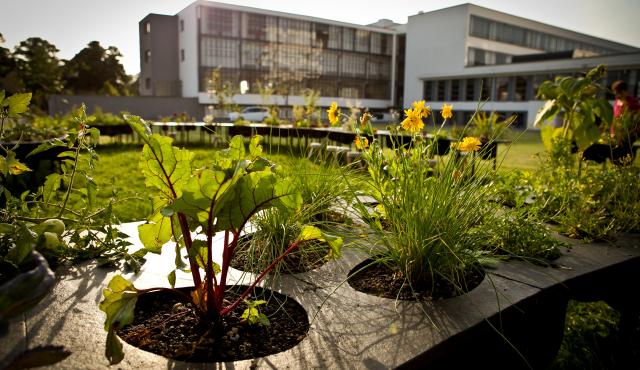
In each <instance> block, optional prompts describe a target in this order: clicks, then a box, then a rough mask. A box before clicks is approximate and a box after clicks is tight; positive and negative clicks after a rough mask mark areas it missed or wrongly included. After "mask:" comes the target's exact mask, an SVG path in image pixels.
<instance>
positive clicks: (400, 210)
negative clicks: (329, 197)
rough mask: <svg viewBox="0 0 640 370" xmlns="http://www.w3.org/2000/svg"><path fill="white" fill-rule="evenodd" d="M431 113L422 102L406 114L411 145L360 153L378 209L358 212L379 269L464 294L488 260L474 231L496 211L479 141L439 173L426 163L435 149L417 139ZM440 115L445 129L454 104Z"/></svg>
mask: <svg viewBox="0 0 640 370" xmlns="http://www.w3.org/2000/svg"><path fill="white" fill-rule="evenodd" d="M429 113H430V109H428V108H427V107H425V106H424V102H416V103H414V108H412V109H408V110H406V111H405V114H406V118H405V120H404V121H403V122H402V127H403V129H404V130H406V131H408V132H410V133H412V141H411V143H410V144H409V145H406V146H399V147H394V148H392V153H391V154H389V153H385V152H384V151H383V149H382V148H381V146H380V144H379V143H378V142H377V141H376V140H374V141H373V142H372V143H371V144H370V147H369V148H368V149H366V150H363V152H362V153H363V154H362V155H363V159H364V160H365V161H366V162H367V165H368V171H369V174H370V176H371V187H372V188H373V189H374V191H373V193H374V194H373V195H374V197H375V198H376V200H377V202H378V203H379V204H378V206H377V207H376V212H374V213H375V214H372V213H371V211H370V210H368V209H366V207H365V206H364V205H362V204H361V205H360V206H359V208H360V211H361V213H362V214H363V217H364V218H365V220H367V221H368V222H369V223H370V225H371V226H372V228H373V232H374V234H375V238H371V239H370V240H368V242H373V243H375V244H374V245H373V246H372V247H370V252H371V253H372V255H373V256H374V259H375V263H380V264H384V265H386V266H387V267H389V268H391V269H392V270H393V271H395V274H396V275H397V276H398V278H400V279H403V280H404V282H405V284H406V285H408V286H410V287H411V288H412V289H414V288H416V289H417V288H420V289H424V288H425V287H426V288H429V287H434V286H435V285H436V284H439V282H445V283H446V284H449V285H451V286H453V287H454V289H456V290H459V291H465V290H466V283H465V281H466V278H467V277H468V276H469V274H470V273H472V272H473V271H475V270H477V269H478V268H479V261H481V259H482V255H483V252H482V250H481V248H480V247H481V246H482V244H483V240H482V236H481V235H480V234H479V233H477V232H474V228H476V227H478V226H480V224H481V222H482V220H483V219H484V218H485V217H486V216H487V215H488V214H490V213H492V212H494V206H492V205H491V204H489V203H487V197H488V192H489V190H488V188H487V187H486V186H484V183H485V182H486V181H485V177H486V176H487V174H488V173H489V171H485V170H484V167H485V166H486V165H485V164H483V163H482V161H479V160H478V158H477V156H476V151H477V150H478V147H479V145H478V144H479V141H478V139H477V138H471V137H470V138H465V139H464V140H463V141H462V142H461V143H460V144H458V145H456V146H455V149H456V150H458V151H460V152H466V154H467V155H466V156H465V158H464V160H460V159H459V158H458V159H457V158H455V157H454V156H450V157H449V158H447V159H443V160H441V163H440V164H439V165H438V166H437V167H436V170H435V171H434V170H433V168H432V164H430V162H429V159H430V158H432V157H433V155H434V151H435V149H436V148H434V145H435V143H433V144H432V142H431V141H429V140H428V139H425V138H423V136H422V135H421V134H420V131H421V129H422V127H423V126H424V124H423V123H422V117H425V116H428V114H429ZM441 114H442V116H443V118H444V120H445V121H444V122H443V123H442V126H444V123H445V122H446V120H447V119H450V118H451V117H452V114H453V113H452V108H451V106H449V105H446V106H445V107H444V108H443V111H442V112H441ZM442 126H441V127H442ZM474 169H475V170H474Z"/></svg>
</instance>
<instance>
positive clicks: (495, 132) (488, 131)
mask: <svg viewBox="0 0 640 370" xmlns="http://www.w3.org/2000/svg"><path fill="white" fill-rule="evenodd" d="M515 120H516V116H515V115H511V116H509V117H507V118H505V119H500V115H499V114H497V113H495V112H491V113H490V114H487V113H486V112H476V114H474V115H473V119H472V121H471V122H472V123H471V132H470V133H469V135H471V136H475V137H478V138H479V139H480V141H482V142H489V141H493V140H495V139H500V138H502V137H505V136H507V135H509V129H510V127H511V125H512V124H513V122H515Z"/></svg>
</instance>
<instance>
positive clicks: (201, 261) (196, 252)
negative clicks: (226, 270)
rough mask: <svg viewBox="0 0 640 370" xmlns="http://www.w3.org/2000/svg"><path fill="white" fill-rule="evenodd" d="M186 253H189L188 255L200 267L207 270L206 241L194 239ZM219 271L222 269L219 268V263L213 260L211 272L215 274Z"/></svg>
mask: <svg viewBox="0 0 640 370" xmlns="http://www.w3.org/2000/svg"><path fill="white" fill-rule="evenodd" d="M188 253H189V257H190V258H191V259H193V260H195V261H196V263H197V264H198V266H200V268H201V269H203V270H205V271H206V270H207V255H208V253H209V252H208V249H207V242H205V241H204V240H200V239H196V240H194V241H193V243H192V244H191V249H190V250H189V251H188ZM220 271H222V269H221V268H220V265H218V264H217V263H215V262H213V273H214V274H217V273H219V272H220Z"/></svg>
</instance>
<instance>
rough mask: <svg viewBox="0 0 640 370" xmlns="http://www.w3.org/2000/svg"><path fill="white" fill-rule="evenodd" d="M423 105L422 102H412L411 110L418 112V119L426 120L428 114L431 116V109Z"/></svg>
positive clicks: (423, 102)
mask: <svg viewBox="0 0 640 370" xmlns="http://www.w3.org/2000/svg"><path fill="white" fill-rule="evenodd" d="M425 104H426V103H425V101H424V100H420V101H414V102H413V110H414V111H415V112H420V118H427V117H429V114H431V107H429V106H426V107H425Z"/></svg>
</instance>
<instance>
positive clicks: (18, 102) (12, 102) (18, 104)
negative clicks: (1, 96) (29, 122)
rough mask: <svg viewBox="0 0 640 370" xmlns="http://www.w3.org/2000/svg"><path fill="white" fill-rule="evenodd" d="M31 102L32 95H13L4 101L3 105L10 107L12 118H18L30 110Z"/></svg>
mask: <svg viewBox="0 0 640 370" xmlns="http://www.w3.org/2000/svg"><path fill="white" fill-rule="evenodd" d="M29 102H31V93H24V94H13V95H11V96H10V97H8V98H6V99H5V100H4V101H3V102H2V105H3V106H8V107H9V117H10V118H18V117H20V115H22V113H24V112H26V111H27V110H28V109H29Z"/></svg>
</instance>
